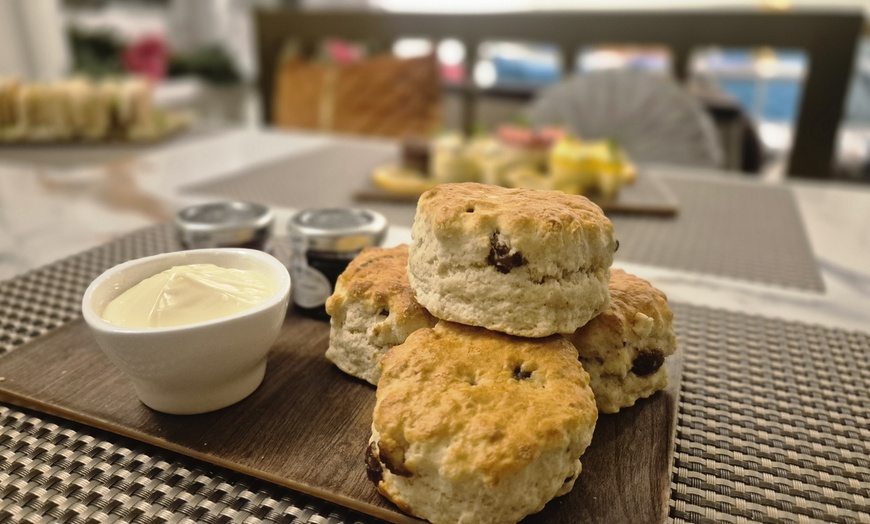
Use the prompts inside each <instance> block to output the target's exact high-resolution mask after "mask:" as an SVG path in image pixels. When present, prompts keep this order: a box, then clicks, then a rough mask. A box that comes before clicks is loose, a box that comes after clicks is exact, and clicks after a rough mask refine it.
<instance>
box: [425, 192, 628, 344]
mask: <svg viewBox="0 0 870 524" xmlns="http://www.w3.org/2000/svg"><path fill="white" fill-rule="evenodd" d="M411 237H412V243H411V248H410V254H409V264H408V278H409V280H410V283H411V287H412V288H413V289H414V293H415V295H416V297H417V300H418V301H419V302H420V304H422V305H423V307H425V308H426V309H428V310H429V312H430V313H432V314H433V315H434V316H436V317H438V318H440V319H444V320H449V321H452V322H458V323H461V324H468V325H474V326H480V327H485V328H487V329H491V330H494V331H500V332H503V333H508V334H511V335H517V336H523V337H545V336H548V335H552V334H554V333H573V332H574V331H575V330H576V329H577V328H579V327H580V326H582V325H583V324H585V323H586V322H588V321H589V320H590V319H592V318H593V317H595V316H596V315H598V314H599V313H601V312H602V311H604V310H605V309H606V308H607V304H608V296H609V294H608V291H607V282H608V278H609V274H610V271H609V268H610V265H611V263H612V262H613V253H614V251H616V247H617V242H616V240H615V239H614V236H613V226H612V224H611V223H610V220H609V219H608V218H607V217H606V216H604V213H603V212H602V211H601V208H599V207H598V206H597V205H595V204H594V203H593V202H591V201H590V200H589V199H587V198H585V197H583V196H579V195H568V194H565V193H562V192H559V191H544V190H532V189H507V188H502V187H496V186H487V185H483V184H476V183H465V184H442V185H440V186H438V187H436V188H435V189H432V190H430V191H427V192H426V193H424V194H423V196H421V197H420V200H419V202H418V204H417V214H416V216H415V218H414V225H413V228H412V230H411Z"/></svg>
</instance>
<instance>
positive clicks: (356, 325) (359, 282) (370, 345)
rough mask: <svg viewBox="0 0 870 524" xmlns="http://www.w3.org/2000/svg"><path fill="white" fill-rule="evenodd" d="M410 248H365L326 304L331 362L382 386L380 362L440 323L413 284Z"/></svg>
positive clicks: (340, 277)
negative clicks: (412, 336) (420, 331)
mask: <svg viewBox="0 0 870 524" xmlns="http://www.w3.org/2000/svg"><path fill="white" fill-rule="evenodd" d="M407 266H408V245H407V244H403V245H400V246H397V247H394V248H390V249H384V248H378V247H371V248H367V249H364V250H363V251H362V253H360V254H359V255H358V256H357V257H356V258H355V259H354V260H353V261H352V262H351V263H350V264H349V265H348V267H347V269H346V270H345V271H344V272H343V273H342V274H341V275H340V276H339V277H338V282H336V285H335V292H334V293H333V294H332V296H331V297H329V299H328V300H327V301H326V311H327V313H329V315H330V316H331V317H332V318H331V320H330V331H329V349H327V350H326V358H328V359H329V360H331V361H332V362H333V363H334V364H335V365H336V366H338V368H339V369H341V370H342V371H344V372H345V373H348V374H350V375H353V376H355V377H357V378H361V379H363V380H365V381H367V382H369V383H371V384H375V385H377V383H378V378H379V377H380V375H381V372H380V369H379V367H378V362H379V361H380V359H381V356H382V355H383V354H384V353H385V352H386V351H387V350H388V349H390V348H391V347H393V346H395V345H396V344H401V343H402V342H404V341H405V338H407V337H408V335H410V334H411V333H413V332H414V331H417V330H418V329H420V328H424V327H431V326H434V325H435V323H436V322H437V319H435V318H434V317H433V316H432V315H430V314H429V312H428V311H426V310H425V309H424V308H423V307H422V306H421V305H420V304H418V303H417V301H416V300H415V299H414V293H413V292H412V291H411V287H410V285H409V284H408V276H407Z"/></svg>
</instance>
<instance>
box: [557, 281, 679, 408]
mask: <svg viewBox="0 0 870 524" xmlns="http://www.w3.org/2000/svg"><path fill="white" fill-rule="evenodd" d="M673 320H674V314H673V313H672V312H671V310H670V308H669V307H668V299H667V296H665V294H664V293H663V292H661V291H659V290H658V289H656V288H655V287H653V286H652V284H650V283H649V282H647V281H646V280H643V279H642V278H638V277H636V276H634V275H632V274H629V273H626V272H625V271H622V270H621V269H612V270H611V271H610V307H609V308H607V311H605V312H604V313H602V314H600V315H598V316H597V317H595V318H594V319H592V320H591V321H590V322H589V323H588V324H586V325H585V326H583V327H582V328H580V329H578V330H577V331H576V332H574V333H573V334H571V335H567V337H568V340H570V341H571V342H572V343H573V344H574V346H575V347H576V348H577V351H578V352H579V354H580V361H581V362H582V363H583V368H584V369H585V370H586V371H588V372H589V376H590V377H591V379H592V382H591V384H592V390H593V391H594V392H595V401H596V403H597V404H598V409H599V411H601V412H602V413H616V412H617V411H619V410H620V409H621V408H624V407H628V406H633V405H634V403H635V402H636V401H637V400H638V399H640V398H646V397H649V396H650V395H652V394H653V393H655V392H656V391H659V390H662V389H664V388H665V387H666V386H667V384H668V370H667V367H666V366H664V362H665V358H667V357H668V356H670V355H672V354H673V353H674V352H675V351H676V349H677V336H676V334H675V333H674V327H673Z"/></svg>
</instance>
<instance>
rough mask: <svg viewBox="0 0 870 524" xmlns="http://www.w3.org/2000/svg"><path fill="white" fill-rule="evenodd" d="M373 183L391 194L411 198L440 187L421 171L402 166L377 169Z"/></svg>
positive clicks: (373, 174) (373, 175)
mask: <svg viewBox="0 0 870 524" xmlns="http://www.w3.org/2000/svg"><path fill="white" fill-rule="evenodd" d="M372 182H374V184H375V185H376V186H378V187H379V188H381V189H383V190H385V191H389V192H390V193H395V194H398V195H409V196H415V195H416V196H419V195H421V194H423V193H425V192H426V191H428V190H430V189H432V188H433V187H435V186H436V185H438V183H437V182H435V181H434V180H432V179H429V178H426V177H424V176H423V174H422V173H420V172H419V171H415V170H413V169H407V168H404V167H401V166H382V167H379V168H377V169H375V170H374V172H373V173H372Z"/></svg>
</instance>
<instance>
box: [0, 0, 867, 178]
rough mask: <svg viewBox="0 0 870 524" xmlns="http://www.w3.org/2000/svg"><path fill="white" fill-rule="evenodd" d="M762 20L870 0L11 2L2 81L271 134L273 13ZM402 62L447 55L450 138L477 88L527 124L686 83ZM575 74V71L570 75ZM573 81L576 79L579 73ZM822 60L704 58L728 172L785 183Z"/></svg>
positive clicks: (539, 50)
mask: <svg viewBox="0 0 870 524" xmlns="http://www.w3.org/2000/svg"><path fill="white" fill-rule="evenodd" d="M602 7H605V8H607V9H608V10H611V11H612V10H622V9H625V10H663V9H681V10H710V9H720V8H723V7H729V8H730V7H740V8H751V9H757V10H759V11H787V10H807V9H810V10H811V9H814V8H825V9H832V8H854V9H860V10H864V11H866V10H868V9H870V0H791V1H789V0H780V1H759V0H742V1H741V0H730V1H727V2H724V1H719V0H612V1H609V2H606V3H605V2H595V1H590V0H546V1H532V0H477V1H475V2H468V1H459V0H285V1H281V0H28V1H21V0H0V76H7V77H9V76H11V77H17V78H20V79H22V80H24V81H43V80H53V79H59V78H63V77H66V76H68V75H70V74H71V73H76V74H82V75H87V76H91V77H94V78H100V77H105V76H107V75H119V74H126V73H135V74H139V75H143V76H145V77H148V78H150V79H151V80H152V81H153V82H154V83H155V86H156V89H155V90H154V99H155V102H156V103H157V104H159V105H162V106H167V107H177V108H185V109H191V110H193V111H195V112H196V115H197V118H198V120H199V121H201V122H206V123H210V124H214V125H228V126H229V125H232V126H257V125H261V124H262V123H263V116H262V114H263V113H262V111H261V109H260V108H261V103H262V100H261V96H260V95H259V94H258V89H257V87H256V85H257V84H256V79H257V76H258V70H257V69H258V68H257V63H258V60H257V44H256V42H257V35H256V34H255V33H256V27H255V24H254V18H253V16H252V13H253V11H254V10H256V9H262V8H290V9H298V10H376V11H387V12H430V13H455V12H469V11H474V12H500V11H529V10H559V11H565V10H584V9H597V8H602ZM388 51H390V52H392V53H393V54H394V55H396V56H398V57H401V58H413V57H418V56H424V55H427V54H429V53H434V55H435V56H436V57H437V60H438V67H439V72H440V76H441V81H442V93H443V99H442V100H443V110H442V111H441V117H440V118H441V120H442V124H441V125H442V126H443V127H445V128H455V127H458V126H459V125H460V118H461V116H460V113H461V110H460V104H461V98H462V89H463V86H466V85H468V84H469V83H474V84H475V85H476V86H478V87H479V88H480V89H481V90H482V93H483V96H482V97H481V101H480V103H479V108H478V114H477V118H478V120H479V121H478V122H476V125H479V126H483V127H492V126H494V125H496V124H498V123H500V122H505V121H511V120H515V119H517V115H518V114H519V109H521V108H522V107H524V106H525V105H526V104H528V102H529V100H530V99H531V98H532V97H533V96H534V93H536V92H538V91H539V90H541V89H543V88H546V87H547V86H549V85H552V84H554V83H556V82H558V81H559V80H561V79H563V78H566V77H567V76H569V75H571V74H574V73H578V74H581V75H585V74H590V73H593V72H597V71H602V70H612V69H617V70H639V71H645V72H651V73H656V74H659V73H660V74H670V73H672V72H673V63H672V57H671V56H670V55H669V51H668V49H667V48H664V47H659V46H617V45H608V43H606V42H602V43H601V44H600V45H594V46H588V47H586V48H584V49H582V50H580V52H579V53H578V54H577V56H576V57H568V58H567V60H566V58H565V57H561V56H560V55H559V51H558V50H557V48H556V47H554V46H551V45H548V44H547V43H534V42H506V41H498V40H491V41H485V42H482V43H480V46H479V48H478V49H477V53H476V60H475V63H473V64H470V63H468V60H467V56H468V54H469V53H468V50H467V49H466V48H465V46H464V45H463V44H462V43H461V42H460V41H458V40H455V39H449V38H448V39H444V40H441V41H437V42H436V41H430V40H427V39H420V38H413V37H412V35H409V37H408V38H404V39H400V40H398V41H396V42H395V43H394V44H393V45H392V49H389V50H388ZM372 52H373V51H372V50H371V49H366V48H365V46H363V45H360V44H359V43H354V42H345V41H341V40H332V41H330V42H327V43H326V45H324V46H323V47H322V48H321V49H320V50H318V53H319V55H318V56H319V58H320V59H322V60H329V61H332V62H336V63H346V62H352V61H354V60H360V59H362V58H363V57H365V56H367V55H370V54H372ZM566 64H568V66H566ZM566 67H571V68H573V71H568V70H566ZM807 68H808V59H807V57H806V56H805V54H804V53H803V52H802V51H801V50H799V49H778V48H769V47H752V48H699V49H694V50H693V53H692V56H691V60H690V67H689V73H690V74H689V78H688V79H687V81H686V83H685V87H686V89H687V90H688V92H689V93H691V94H692V96H693V97H695V98H696V99H697V100H698V101H699V103H700V104H701V105H702V107H703V108H704V109H705V110H706V111H707V112H708V113H709V115H710V116H711V118H712V120H713V122H714V123H715V125H716V129H717V133H718V140H719V141H720V143H721V145H722V150H723V152H724V159H723V160H722V167H724V168H727V169H733V170H741V171H744V172H749V173H758V174H760V175H762V176H765V177H770V178H782V177H783V176H784V174H785V173H784V171H785V170H786V169H787V168H786V167H785V164H784V162H785V160H784V159H786V158H787V157H788V154H789V151H790V148H791V145H792V139H793V135H794V126H795V123H796V119H797V115H798V109H799V104H800V100H801V95H802V91H803V86H804V81H805V76H806V72H807ZM868 157H870V40H868V39H867V38H866V37H864V38H862V41H861V42H860V43H859V47H858V52H857V53H856V57H855V60H854V68H853V72H852V77H851V84H850V87H849V92H848V97H847V100H846V102H845V111H844V114H843V116H842V120H841V124H840V132H839V136H838V139H837V146H836V161H835V167H834V169H835V172H836V173H835V174H836V176H837V177H838V178H849V179H855V180H864V179H870V168H868Z"/></svg>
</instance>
